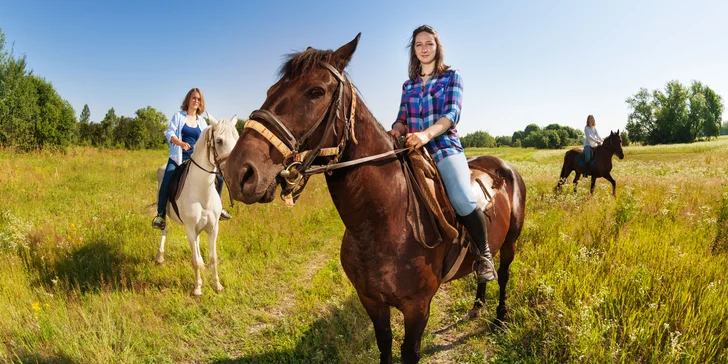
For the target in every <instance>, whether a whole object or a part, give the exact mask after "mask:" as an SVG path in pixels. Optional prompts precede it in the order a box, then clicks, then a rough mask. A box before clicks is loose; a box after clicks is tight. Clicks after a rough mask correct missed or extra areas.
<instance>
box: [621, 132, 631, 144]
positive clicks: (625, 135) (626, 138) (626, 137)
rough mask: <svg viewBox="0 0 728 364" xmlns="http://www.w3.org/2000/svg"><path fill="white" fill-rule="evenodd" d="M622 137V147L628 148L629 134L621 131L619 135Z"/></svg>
mask: <svg viewBox="0 0 728 364" xmlns="http://www.w3.org/2000/svg"><path fill="white" fill-rule="evenodd" d="M620 136H621V137H622V146H625V147H626V146H628V145H630V143H631V140H630V139H629V133H627V131H626V130H622V133H621V134H620Z"/></svg>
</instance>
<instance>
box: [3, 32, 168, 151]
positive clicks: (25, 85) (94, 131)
mask: <svg viewBox="0 0 728 364" xmlns="http://www.w3.org/2000/svg"><path fill="white" fill-rule="evenodd" d="M90 115H91V112H90V110H89V108H88V105H84V108H83V111H82V112H81V120H80V122H79V121H78V120H77V118H76V112H75V110H74V109H73V107H72V106H71V104H70V103H69V102H68V101H67V100H64V99H63V98H62V97H61V96H60V95H59V94H58V92H57V91H56V90H55V88H53V85H52V84H51V83H50V82H48V81H46V80H45V79H44V78H43V77H40V76H38V75H36V74H34V73H33V71H32V70H30V69H29V68H28V63H27V60H26V57H25V56H15V55H14V54H13V51H12V49H11V50H8V49H7V47H6V39H5V33H4V32H3V31H2V29H0V147H3V148H8V147H9V148H14V149H17V150H20V151H30V150H38V149H45V148H60V149H64V148H66V147H68V146H69V145H92V146H97V147H108V148H127V149H142V148H161V147H164V145H165V144H166V141H165V138H164V129H165V128H166V127H167V117H166V116H165V115H164V114H163V113H161V112H159V111H157V110H155V109H154V108H153V107H151V106H147V107H145V108H141V109H139V110H137V111H136V113H135V114H134V116H133V117H126V116H117V115H116V113H115V111H114V109H113V108H111V109H110V110H109V111H108V112H107V113H106V116H104V119H103V120H101V122H99V123H93V122H91V120H90Z"/></svg>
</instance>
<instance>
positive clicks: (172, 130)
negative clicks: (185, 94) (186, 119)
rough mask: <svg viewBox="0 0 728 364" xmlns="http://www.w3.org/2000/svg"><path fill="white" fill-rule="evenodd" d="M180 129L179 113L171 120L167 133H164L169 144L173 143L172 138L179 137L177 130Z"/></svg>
mask: <svg viewBox="0 0 728 364" xmlns="http://www.w3.org/2000/svg"><path fill="white" fill-rule="evenodd" d="M178 128H179V113H174V115H172V119H170V120H169V126H167V131H165V132H164V136H165V137H166V138H167V143H172V137H173V136H177V129H178Z"/></svg>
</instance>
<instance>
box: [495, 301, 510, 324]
mask: <svg viewBox="0 0 728 364" xmlns="http://www.w3.org/2000/svg"><path fill="white" fill-rule="evenodd" d="M507 316H508V307H506V306H498V308H496V321H495V324H496V326H501V325H502V324H503V322H504V321H506V318H507Z"/></svg>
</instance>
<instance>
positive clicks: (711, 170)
mask: <svg viewBox="0 0 728 364" xmlns="http://www.w3.org/2000/svg"><path fill="white" fill-rule="evenodd" d="M624 152H625V159H624V160H617V159H616V158H615V161H614V169H613V172H612V175H613V176H614V177H615V179H616V180H617V183H618V186H617V198H616V199H615V198H612V197H611V194H610V192H611V186H610V185H609V183H608V182H606V181H605V180H603V179H600V180H599V181H598V182H597V188H596V191H595V194H594V196H589V194H588V182H587V181H585V180H582V182H581V183H580V187H579V189H578V192H577V193H576V194H573V193H571V188H570V187H571V186H570V184H567V185H566V186H565V190H564V193H563V194H562V195H558V196H557V195H554V194H553V187H554V186H555V185H556V182H557V180H558V174H559V171H560V169H561V163H562V160H563V155H564V150H548V151H543V150H535V149H520V148H498V149H472V150H467V154H468V155H469V156H473V155H480V154H493V155H497V156H500V157H502V158H504V159H506V160H508V161H510V162H511V163H512V164H513V165H514V166H515V167H516V168H517V170H518V171H519V172H520V173H521V174H522V175H523V177H524V180H525V182H526V186H527V189H528V193H527V209H526V211H527V212H526V224H525V227H524V229H523V232H522V234H521V237H520V239H519V240H518V242H517V253H516V260H515V262H514V263H513V265H512V266H511V280H510V282H509V287H508V292H509V298H508V304H509V307H510V309H511V311H510V314H509V318H508V321H507V322H506V324H505V325H504V326H503V327H502V328H500V329H498V328H496V327H495V326H494V325H493V323H492V321H493V319H494V318H495V306H496V305H497V285H496V284H489V286H488V290H487V300H486V306H487V310H485V312H484V314H483V315H482V316H481V317H479V318H477V319H474V320H471V321H467V322H466V321H462V320H461V318H462V317H463V316H464V315H465V314H466V313H467V311H468V309H469V308H470V307H471V306H472V301H473V298H474V294H475V282H474V278H473V277H467V278H464V279H461V280H458V281H455V282H452V283H448V284H446V285H444V286H443V287H442V288H441V290H440V291H439V292H438V294H437V296H436V297H435V299H434V301H433V307H432V313H431V317H430V321H429V324H428V327H427V329H426V333H425V337H424V341H423V360H422V362H424V363H450V362H458V363H465V362H470V363H481V362H496V363H513V362H520V363H543V362H588V363H602V362H628V363H655V362H660V363H672V362H675V363H705V362H728V349H727V348H728V304H727V303H726V297H728V278H726V277H725V273H726V271H727V270H728V268H727V267H728V139H727V138H725V137H723V138H721V139H718V140H714V141H710V142H699V143H693V144H685V145H671V146H656V147H647V146H635V147H625V148H624ZM165 160H166V152H165V151H161V150H160V151H118V150H97V149H93V148H72V149H69V150H68V152H67V153H52V152H38V153H31V154H15V153H13V152H11V151H9V150H4V151H0V261H1V262H2V263H1V264H0V318H2V319H1V320H0V361H2V362H83V363H112V362H113V363H145V362H149V363H151V362H154V363H158V362H159V363H177V362H216V363H248V362H250V363H268V362H270V363H317V362H324V363H374V362H376V361H377V359H378V350H377V347H376V343H375V339H374V332H373V329H372V325H371V322H370V320H369V318H368V316H367V315H366V313H365V312H364V310H363V308H362V307H361V304H360V303H359V301H358V299H357V297H356V294H355V292H354V289H353V288H352V286H351V284H350V283H349V281H348V279H347V278H346V276H345V275H344V273H343V270H342V268H341V265H340V263H339V247H340V244H341V237H342V235H343V231H344V227H343V224H342V223H341V220H340V219H339V217H338V214H337V212H336V210H335V208H334V206H333V204H332V202H331V198H330V197H329V195H328V192H327V188H326V185H325V183H324V181H323V179H322V178H321V176H316V177H313V178H312V180H311V182H310V183H309V186H308V188H307V189H306V191H305V193H304V194H303V196H302V197H301V198H300V200H299V201H298V203H297V205H296V206H295V207H294V208H286V207H285V206H284V204H283V202H282V201H280V200H278V201H275V202H274V203H271V204H267V205H244V204H242V203H236V204H235V206H234V207H228V209H229V211H230V212H231V213H232V215H233V219H232V220H230V221H226V222H222V223H221V233H220V240H219V243H218V253H219V255H220V263H219V272H220V278H221V281H222V284H223V285H224V286H225V290H224V291H223V292H222V293H220V294H215V293H214V291H213V290H212V289H211V287H210V285H209V282H210V276H209V272H207V271H204V272H203V296H202V297H200V298H194V297H192V295H191V289H192V286H193V273H192V267H191V264H190V252H189V246H188V244H187V241H186V238H185V237H184V232H183V230H182V228H181V226H180V225H176V224H173V225H172V226H171V231H170V236H169V238H168V242H167V247H166V262H165V263H164V264H163V265H157V264H156V263H155V262H154V257H155V254H156V250H157V247H158V243H159V237H160V234H159V231H157V230H154V229H152V228H151V225H150V223H151V220H152V217H153V211H152V209H150V208H149V207H147V205H149V204H151V203H153V202H154V201H155V193H156V168H157V167H158V166H159V165H161V164H162V163H163V162H164V161H165ZM225 197H226V196H225ZM226 205H227V199H226ZM201 241H202V242H203V244H201V248H202V252H203V257H204V258H205V260H207V249H206V248H207V245H206V244H205V243H204V242H205V241H206V240H205V239H204V238H203V239H202V240H201ZM393 313H394V315H393V329H394V340H395V342H394V347H395V353H394V355H395V357H398V356H399V350H398V348H399V345H400V344H401V341H402V339H403V334H404V333H403V327H402V325H401V320H402V318H401V314H399V313H398V312H397V311H396V310H393ZM396 360H398V359H396Z"/></svg>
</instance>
